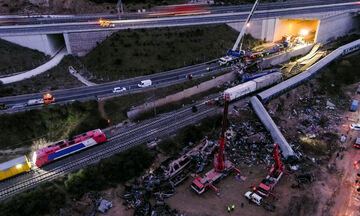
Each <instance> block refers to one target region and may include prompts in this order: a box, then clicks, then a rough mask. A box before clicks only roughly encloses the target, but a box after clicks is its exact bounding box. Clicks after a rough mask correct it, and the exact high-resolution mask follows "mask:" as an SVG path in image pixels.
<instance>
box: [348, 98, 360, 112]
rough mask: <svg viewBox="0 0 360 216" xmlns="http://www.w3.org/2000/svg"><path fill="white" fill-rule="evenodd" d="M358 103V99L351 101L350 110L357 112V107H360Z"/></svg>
mask: <svg viewBox="0 0 360 216" xmlns="http://www.w3.org/2000/svg"><path fill="white" fill-rule="evenodd" d="M358 105H359V101H358V100H353V101H352V102H351V105H350V109H349V110H350V111H351V112H356V110H357V108H358Z"/></svg>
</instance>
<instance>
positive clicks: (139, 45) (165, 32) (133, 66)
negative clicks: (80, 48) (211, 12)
mask: <svg viewBox="0 0 360 216" xmlns="http://www.w3.org/2000/svg"><path fill="white" fill-rule="evenodd" d="M237 36H238V32H236V31H235V30H233V29H232V28H230V27H228V26H227V25H211V26H198V27H179V28H159V29H139V30H123V31H119V32H117V33H114V34H113V35H111V36H110V37H109V38H108V39H106V40H105V41H103V42H102V43H101V44H99V45H98V46H97V47H96V48H95V49H94V50H92V51H91V52H90V53H88V54H87V55H86V56H85V57H84V58H83V61H84V62H85V65H86V67H87V69H88V71H89V72H90V73H92V74H93V75H95V77H96V79H97V81H103V82H105V81H110V80H118V79H125V78H131V77H136V76H141V75H149V74H154V73H158V72H162V71H167V70H171V69H175V68H180V67H184V66H188V65H193V64H198V63H201V62H205V61H209V60H211V59H215V58H217V57H220V56H222V55H224V54H225V52H226V50H228V49H229V48H232V46H233V44H234V42H235V40H236V38H237ZM249 38H250V37H249V36H247V38H246V39H249ZM251 41H253V40H251ZM248 46H249V45H248V44H247V43H245V48H246V47H248Z"/></svg>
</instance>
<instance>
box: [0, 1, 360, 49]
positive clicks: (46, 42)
mask: <svg viewBox="0 0 360 216" xmlns="http://www.w3.org/2000/svg"><path fill="white" fill-rule="evenodd" d="M359 11H360V4H359V3H358V2H346V3H337V4H327V5H317V6H305V7H295V8H285V9H272V10H259V11H256V12H255V14H254V17H253V19H252V21H251V26H250V27H249V28H248V31H247V33H250V34H252V35H253V36H254V37H256V38H259V39H264V40H266V41H274V40H277V39H279V38H280V37H281V36H282V35H284V34H298V32H296V31H298V29H302V28H305V29H308V30H309V31H310V35H311V37H312V38H311V40H313V41H314V42H320V43H324V42H327V41H329V40H332V39H335V38H337V37H340V36H343V35H346V34H349V33H352V32H359V30H360V29H359V28H360V21H359V20H360V19H359V17H360V16H359ZM247 15H248V12H237V13H222V14H209V15H200V16H184V17H167V18H152V19H135V20H114V21H113V22H114V23H115V28H110V29H108V28H102V27H100V26H99V25H98V23H97V22H80V23H60V24H45V25H24V26H3V27H0V38H2V39H4V40H7V41H10V42H13V43H16V44H19V45H21V46H24V47H28V48H32V49H36V50H39V51H41V52H44V53H45V54H48V55H53V54H54V53H56V52H57V51H58V50H59V49H60V48H62V47H66V50H67V52H68V53H69V54H73V55H76V56H84V55H86V54H87V53H88V52H89V51H90V50H92V49H93V48H94V47H95V46H96V45H97V43H99V42H102V41H103V40H104V39H106V37H107V36H109V35H111V34H112V33H114V32H116V31H119V30H122V29H140V28H156V27H157V28H159V27H174V26H190V25H208V24H216V23H217V24H218V23H227V24H228V25H229V26H231V27H232V28H234V29H236V30H240V29H241V27H242V25H244V21H245V19H246V17H247Z"/></svg>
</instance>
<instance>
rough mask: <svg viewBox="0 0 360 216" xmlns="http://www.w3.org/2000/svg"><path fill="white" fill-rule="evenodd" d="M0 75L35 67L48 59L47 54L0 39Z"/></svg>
mask: <svg viewBox="0 0 360 216" xmlns="http://www.w3.org/2000/svg"><path fill="white" fill-rule="evenodd" d="M0 56H1V58H0V75H5V74H12V73H15V72H21V71H26V70H30V69H33V68H36V67H37V66H39V65H41V64H43V63H44V62H46V61H48V59H49V56H46V55H45V54H44V53H42V52H39V51H37V50H33V49H29V48H26V47H22V46H19V45H17V44H13V43H10V42H8V41H5V40H2V39H0Z"/></svg>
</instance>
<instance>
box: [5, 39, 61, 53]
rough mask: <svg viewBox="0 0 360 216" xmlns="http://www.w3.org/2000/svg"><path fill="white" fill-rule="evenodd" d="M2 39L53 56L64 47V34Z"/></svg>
mask: <svg viewBox="0 0 360 216" xmlns="http://www.w3.org/2000/svg"><path fill="white" fill-rule="evenodd" d="M1 39H3V40H6V41H9V42H11V43H15V44H18V45H20V46H23V47H27V48H30V49H35V50H38V51H40V52H43V53H45V54H46V55H51V56H53V55H54V54H56V52H57V51H58V50H59V49H60V48H61V47H63V46H64V38H63V36H62V34H49V35H46V34H42V35H21V36H4V37H1Z"/></svg>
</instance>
